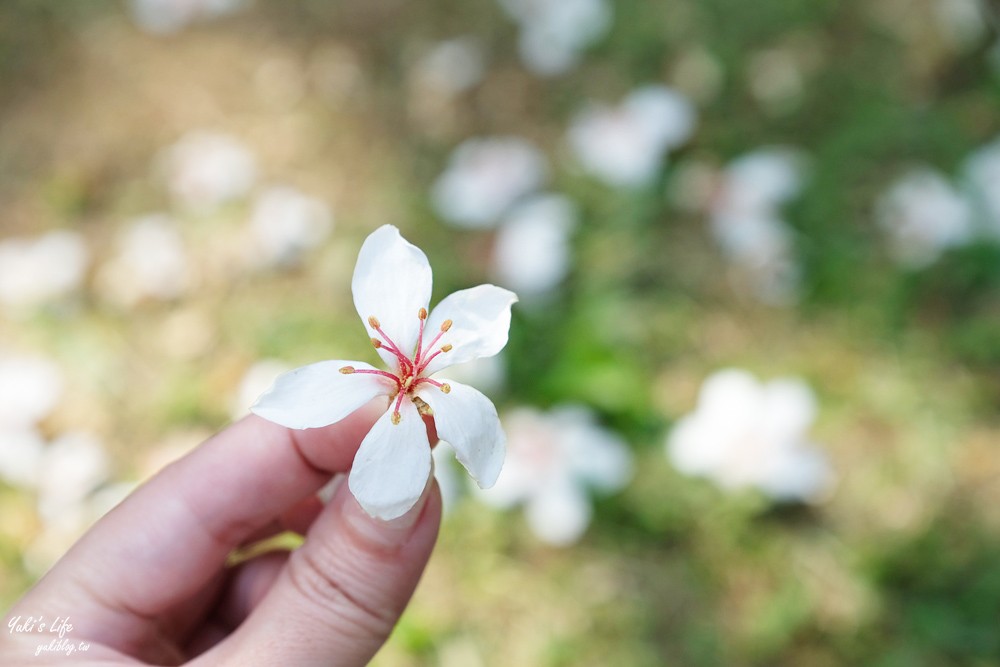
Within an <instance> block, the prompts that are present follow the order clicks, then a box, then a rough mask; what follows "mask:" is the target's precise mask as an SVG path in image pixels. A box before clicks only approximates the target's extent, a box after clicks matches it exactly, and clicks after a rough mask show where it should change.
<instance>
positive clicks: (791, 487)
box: [758, 447, 835, 501]
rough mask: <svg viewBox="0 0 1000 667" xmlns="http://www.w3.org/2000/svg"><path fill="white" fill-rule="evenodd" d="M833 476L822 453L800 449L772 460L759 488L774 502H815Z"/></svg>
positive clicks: (829, 485)
mask: <svg viewBox="0 0 1000 667" xmlns="http://www.w3.org/2000/svg"><path fill="white" fill-rule="evenodd" d="M834 480H835V475H834V474H833V470H832V469H831V468H830V464H829V463H828V462H827V460H826V457H825V456H823V454H822V452H820V451H818V450H816V449H813V448H810V447H800V448H796V449H792V450H789V451H788V452H785V453H784V454H783V455H782V456H779V457H776V458H775V459H774V460H773V461H771V465H770V466H768V470H767V473H766V476H765V478H764V479H762V480H760V482H759V483H758V486H759V487H760V488H761V490H763V491H764V492H765V493H766V494H767V495H769V496H770V497H772V498H774V499H775V500H803V501H808V500H813V499H818V498H819V497H820V496H822V495H823V493H824V492H825V491H828V490H830V488H831V487H832V486H833V482H834Z"/></svg>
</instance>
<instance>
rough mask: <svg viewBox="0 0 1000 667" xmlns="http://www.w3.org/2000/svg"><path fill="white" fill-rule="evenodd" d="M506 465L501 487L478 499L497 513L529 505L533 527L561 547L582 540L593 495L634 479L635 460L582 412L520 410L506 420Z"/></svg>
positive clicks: (499, 482)
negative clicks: (593, 492) (492, 507)
mask: <svg viewBox="0 0 1000 667" xmlns="http://www.w3.org/2000/svg"><path fill="white" fill-rule="evenodd" d="M504 429H505V430H506V432H507V460H506V461H505V463H504V467H503V470H502V471H501V473H500V478H499V479H498V480H497V483H496V485H495V486H494V487H493V488H491V489H487V490H485V491H483V490H480V491H479V492H478V495H479V497H480V498H482V499H483V500H484V501H485V502H486V503H488V504H490V505H493V506H495V507H512V506H514V505H516V504H524V506H525V513H526V516H527V519H528V525H529V526H530V527H531V530H532V532H534V534H535V535H536V536H537V537H538V538H539V539H541V540H543V541H545V542H547V543H549V544H553V545H558V546H565V545H569V544H572V543H574V542H576V541H577V540H579V539H580V537H581V536H582V535H583V533H584V531H586V529H587V526H588V525H589V524H590V519H591V514H592V507H591V501H590V497H589V492H590V490H594V491H598V492H602V493H610V492H614V491H618V490H620V489H621V488H623V487H624V486H625V485H626V484H627V483H628V482H629V480H630V479H631V477H632V454H631V452H630V451H629V449H628V447H627V445H626V444H625V442H624V441H622V439H621V438H619V437H618V436H617V435H616V434H614V433H612V432H610V431H608V430H606V429H604V428H601V427H600V426H599V425H598V424H597V421H596V419H595V418H594V415H593V414H592V413H591V412H590V411H589V410H588V409H587V408H584V407H582V406H575V405H574V406H568V405H567V406H561V407H557V408H554V409H552V410H550V411H549V412H547V413H543V412H539V411H538V410H535V409H532V408H520V409H517V410H513V411H511V412H509V413H508V414H507V415H506V416H505V418H504Z"/></svg>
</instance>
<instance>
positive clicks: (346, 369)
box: [340, 366, 403, 391]
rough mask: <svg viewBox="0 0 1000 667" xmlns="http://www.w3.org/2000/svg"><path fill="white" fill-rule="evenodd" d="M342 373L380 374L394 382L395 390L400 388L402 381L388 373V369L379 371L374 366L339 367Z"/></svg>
mask: <svg viewBox="0 0 1000 667" xmlns="http://www.w3.org/2000/svg"><path fill="white" fill-rule="evenodd" d="M340 372H341V374H342V375H353V374H355V373H360V374H362V375H381V376H382V377H385V378H389V379H390V380H392V381H393V382H395V383H396V387H397V391H398V390H399V389H402V387H403V383H402V382H400V381H399V378H398V377H396V376H395V375H393V374H392V373H390V372H389V371H380V370H378V369H375V368H371V369H369V368H355V367H354V366H344V367H343V368H341V369H340Z"/></svg>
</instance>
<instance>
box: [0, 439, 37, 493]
mask: <svg viewBox="0 0 1000 667" xmlns="http://www.w3.org/2000/svg"><path fill="white" fill-rule="evenodd" d="M44 452H45V439H44V438H42V436H41V434H40V433H39V432H38V431H36V430H35V429H34V428H32V427H21V428H12V427H4V426H2V425H0V480H3V481H5V482H7V483H8V484H13V485H14V486H18V487H21V488H23V489H33V488H35V486H36V485H37V484H38V475H39V472H40V470H41V465H42V458H43V455H44Z"/></svg>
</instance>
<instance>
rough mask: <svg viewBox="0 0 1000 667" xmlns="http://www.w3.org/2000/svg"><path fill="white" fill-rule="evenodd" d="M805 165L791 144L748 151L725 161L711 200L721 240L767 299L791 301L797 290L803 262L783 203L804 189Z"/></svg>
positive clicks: (712, 216) (711, 215)
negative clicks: (800, 266)
mask: <svg viewBox="0 0 1000 667" xmlns="http://www.w3.org/2000/svg"><path fill="white" fill-rule="evenodd" d="M804 165H805V159H804V157H803V156H802V155H801V154H800V153H799V152H798V151H796V150H794V149H790V148H784V147H767V148H760V149H757V150H755V151H752V152H750V153H747V154H746V155H743V156H741V157H739V158H737V159H735V160H733V161H732V162H730V163H729V165H727V166H726V168H725V170H724V171H723V173H722V176H721V181H720V184H719V186H718V190H717V192H716V194H715V196H714V197H713V198H712V200H711V202H710V204H709V221H710V223H711V228H712V234H713V235H714V236H715V239H716V242H717V243H718V244H719V246H720V248H721V249H722V251H723V253H725V255H726V256H727V257H728V258H729V260H730V261H731V262H732V263H733V264H734V265H735V266H736V267H737V268H738V269H739V273H740V276H739V279H740V281H741V282H742V281H746V282H748V283H749V286H750V287H751V289H752V290H753V292H754V293H755V295H756V296H757V297H758V298H759V299H761V300H762V301H764V302H765V303H771V304H783V303H788V302H790V301H792V300H794V299H795V297H796V294H797V291H798V283H799V277H800V271H799V263H798V260H797V258H796V257H795V255H794V244H793V234H792V230H791V228H790V227H789V226H788V224H787V223H786V222H785V221H784V220H783V219H782V217H781V207H782V206H783V205H784V204H785V203H787V202H788V201H789V200H791V199H792V198H793V197H795V196H796V195H797V194H798V192H799V191H800V189H801V187H802V173H803V171H804V169H805V166H804Z"/></svg>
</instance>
